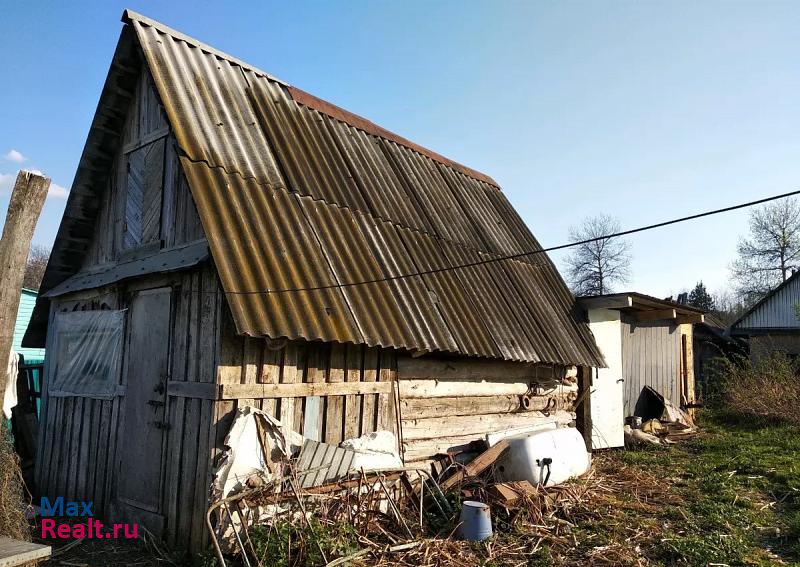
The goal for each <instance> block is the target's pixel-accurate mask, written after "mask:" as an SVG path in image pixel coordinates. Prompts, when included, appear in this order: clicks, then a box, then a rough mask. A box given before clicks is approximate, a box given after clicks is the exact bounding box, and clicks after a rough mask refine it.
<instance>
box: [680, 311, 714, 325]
mask: <svg viewBox="0 0 800 567" xmlns="http://www.w3.org/2000/svg"><path fill="white" fill-rule="evenodd" d="M705 320H706V316H705V315H703V314H702V313H684V314H682V315H678V318H677V320H676V321H675V322H676V323H677V324H678V325H683V324H685V323H692V324H696V323H703V322H705Z"/></svg>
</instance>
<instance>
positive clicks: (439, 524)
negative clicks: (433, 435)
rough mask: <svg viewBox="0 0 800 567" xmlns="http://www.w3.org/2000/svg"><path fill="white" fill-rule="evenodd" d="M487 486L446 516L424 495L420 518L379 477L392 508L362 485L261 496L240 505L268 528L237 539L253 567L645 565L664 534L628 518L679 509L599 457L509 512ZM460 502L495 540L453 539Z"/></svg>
mask: <svg viewBox="0 0 800 567" xmlns="http://www.w3.org/2000/svg"><path fill="white" fill-rule="evenodd" d="M492 477H493V473H492V471H491V470H487V471H486V473H484V474H482V475H481V476H479V477H475V478H470V479H469V480H468V481H466V482H463V483H462V484H461V485H460V486H459V487H457V488H454V489H453V490H452V491H451V492H449V493H448V494H447V495H446V499H447V501H448V503H449V506H444V507H443V506H441V505H440V504H441V502H439V503H437V501H436V500H434V499H433V498H432V497H429V496H430V493H429V492H428V491H429V488H426V491H425V493H426V494H428V496H426V497H425V501H424V502H423V506H422V507H421V508H422V510H420V506H418V497H417V495H418V494H419V492H418V490H417V488H418V484H417V483H419V482H421V479H416V480H415V481H412V482H411V483H409V482H407V481H408V479H407V478H406V479H405V481H402V482H401V481H399V480H398V478H397V477H391V476H387V477H383V478H382V480H383V483H384V486H386V487H388V488H389V494H391V499H390V500H391V503H388V502H387V498H386V494H387V492H386V491H385V490H384V488H382V487H381V486H380V483H376V482H374V480H373V479H371V478H367V477H362V479H361V481H360V482H358V483H357V486H355V487H353V485H352V484H351V485H349V486H348V488H347V489H343V490H332V489H331V488H330V487H328V488H325V487H317V488H315V489H309V490H308V491H303V490H298V491H297V492H296V493H295V492H294V491H291V490H290V491H288V492H287V491H285V490H282V491H278V490H275V489H267V488H265V489H263V490H259V491H255V492H254V493H252V494H251V495H249V496H247V497H245V498H243V499H242V504H243V508H245V509H247V510H250V511H252V510H255V509H265V508H268V507H270V506H272V507H273V509H272V511H271V513H270V516H269V520H268V521H263V520H261V519H258V518H257V517H255V516H252V517H250V521H248V522H246V523H245V524H246V525H245V526H244V529H240V536H241V537H242V539H243V543H244V545H245V547H246V548H247V555H248V557H249V558H250V563H251V565H254V566H261V565H276V566H282V567H294V566H300V565H319V564H322V565H326V564H327V565H331V566H335V565H343V564H348V565H365V566H366V565H376V566H381V567H388V566H390V565H399V566H401V567H449V566H453V567H463V566H464V565H477V564H487V563H489V564H491V563H494V564H500V565H520V566H522V565H529V564H531V563H533V562H538V561H544V562H546V563H547V564H552V565H586V564H591V565H620V564H625V565H644V564H647V563H648V561H649V559H648V558H647V557H646V553H647V551H646V550H648V549H652V548H653V547H654V546H655V545H656V544H657V542H658V538H659V537H661V536H662V535H663V527H659V526H658V525H656V523H652V525H650V524H649V523H647V522H644V523H643V522H635V523H634V522H631V521H630V516H629V515H635V516H636V517H639V518H656V517H658V514H657V512H658V511H659V510H662V509H663V507H665V506H670V507H674V508H677V509H678V510H680V508H681V504H682V502H681V501H680V497H679V496H677V495H676V493H675V492H674V491H671V490H670V483H669V482H665V479H663V478H659V477H658V476H656V475H655V474H654V473H652V472H650V471H648V470H646V469H642V468H640V467H635V466H628V465H625V464H622V463H620V462H619V460H616V459H613V457H606V456H602V455H601V456H598V457H596V458H595V459H594V462H593V465H592V468H591V469H590V470H589V471H588V472H587V473H586V474H585V475H583V476H582V477H581V478H579V479H574V480H572V481H569V482H566V483H564V484H562V485H556V486H548V487H543V486H534V487H532V488H533V489H532V490H529V491H528V492H527V493H526V494H524V495H522V496H520V497H519V498H518V499H516V500H514V501H513V502H511V503H509V502H501V501H499V500H498V499H497V498H496V497H493V492H492V488H493V484H494V481H493V478H492ZM410 484H413V487H412V488H411V489H409V486H410ZM321 489H322V490H321ZM314 490H317V492H316V493H314V492H310V491H314ZM466 498H469V499H476V500H480V501H483V502H489V503H490V504H491V507H492V523H493V528H494V533H495V536H494V537H493V538H490V539H488V540H485V541H484V542H481V543H475V542H467V541H462V540H460V539H459V538H458V537H457V535H456V532H457V529H458V516H459V510H460V503H461V500H462V499H466ZM238 514H239V512H238V511H237V512H234V514H233V516H237V515H238ZM240 517H244V516H240ZM247 526H249V528H248V527H247ZM643 550H644V551H643Z"/></svg>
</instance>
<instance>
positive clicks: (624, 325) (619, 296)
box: [580, 292, 704, 449]
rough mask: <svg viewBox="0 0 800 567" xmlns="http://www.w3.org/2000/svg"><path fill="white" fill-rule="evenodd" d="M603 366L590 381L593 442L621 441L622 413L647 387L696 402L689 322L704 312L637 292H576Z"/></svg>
mask: <svg viewBox="0 0 800 567" xmlns="http://www.w3.org/2000/svg"><path fill="white" fill-rule="evenodd" d="M580 304H581V306H582V307H583V308H584V309H585V310H586V312H587V317H588V320H589V328H590V329H591V330H592V334H593V335H594V337H595V340H596V342H597V346H598V347H599V348H600V350H601V351H602V353H603V356H604V357H605V361H606V363H607V366H606V367H605V368H598V369H597V371H596V376H595V377H594V381H593V383H592V400H591V406H592V411H593V420H592V426H593V435H592V446H593V448H594V449H602V448H606V447H621V446H622V445H624V436H623V425H624V421H625V418H626V417H628V416H630V415H634V413H635V412H636V405H637V402H638V400H639V394H640V393H641V391H642V388H643V387H644V386H651V387H652V388H654V389H655V390H656V391H657V392H659V393H660V394H661V395H663V396H664V397H665V398H666V399H668V400H669V401H671V402H672V403H673V404H675V405H676V406H678V407H680V406H686V405H687V404H691V403H693V402H694V401H695V385H694V357H693V352H692V343H693V326H694V324H696V323H701V322H703V320H704V312H703V311H702V310H700V309H697V308H695V307H692V306H690V305H686V304H681V303H675V302H673V301H669V300H664V299H657V298H655V297H651V296H649V295H644V294H641V293H633V292H630V293H614V294H607V295H598V296H593V297H581V298H580Z"/></svg>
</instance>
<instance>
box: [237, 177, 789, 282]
mask: <svg viewBox="0 0 800 567" xmlns="http://www.w3.org/2000/svg"><path fill="white" fill-rule="evenodd" d="M795 195H800V190H796V191H790V192H788V193H782V194H780V195H774V196H772V197H765V198H763V199H758V200H756V201H748V202H747V203H741V204H738V205H732V206H730V207H724V208H721V209H714V210H711V211H706V212H703V213H697V214H694V215H689V216H685V217H680V218H677V219H672V220H668V221H663V222H659V223H655V224H649V225H646V226H640V227H638V228H632V229H629V230H623V231H620V232H615V233H612V234H608V235H604V236H597V237H594V238H587V239H586V240H579V241H576V242H569V243H567V244H559V245H558V246H551V247H549V248H542V249H540V250H533V251H530V252H520V253H518V254H509V255H507V256H498V257H495V258H489V259H486V260H478V261H475V262H468V263H466V264H459V265H457V266H447V267H444V268H433V269H430V270H421V271H419V272H414V273H411V274H399V275H396V276H386V277H381V278H375V279H370V280H362V281H358V282H345V283H338V284H327V285H319V286H309V287H293V288H278V289H267V290H254V291H226V292H224V293H226V294H229V295H270V294H275V293H299V292H304V291H324V290H328V289H340V288H343V287H354V286H359V285H370V284H376V283H381V282H390V281H395V280H401V279H405V278H413V277H418V276H427V275H432V274H438V273H441V272H449V271H452V270H461V269H464V268H472V267H475V266H482V265H484V264H491V263H494V262H503V261H506V260H516V259H519V258H526V257H528V256H534V255H536V254H544V253H546V252H554V251H556V250H564V249H565V248H571V247H573V246H580V245H582V244H589V243H590V242H597V241H598V240H607V239H609V238H617V237H620V236H628V235H629V234H636V233H638V232H644V231H646V230H653V229H656V228H662V227H665V226H669V225H673V224H678V223H681V222H687V221H691V220H697V219H700V218H704V217H710V216H712V215H718V214H721V213H728V212H730V211H735V210H738V209H745V208H747V207H754V206H756V205H761V204H763V203H768V202H770V201H777V200H778V199H785V198H786V197H792V196H795Z"/></svg>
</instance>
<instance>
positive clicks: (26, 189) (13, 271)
mask: <svg viewBox="0 0 800 567" xmlns="http://www.w3.org/2000/svg"><path fill="white" fill-rule="evenodd" d="M48 189H50V179H48V178H47V177H43V176H41V175H37V174H35V173H31V172H29V171H20V172H19V173H18V174H17V181H16V183H15V184H14V190H13V191H12V192H11V202H10V203H9V204H8V211H7V212H6V224H5V225H4V226H3V237H2V240H0V369H1V370H2V371H1V372H0V404H2V401H3V400H4V399H5V393H6V377H5V369H6V365H7V364H8V359H9V357H10V356H11V343H12V341H13V339H14V325H15V324H16V321H17V310H18V309H19V298H20V293H22V282H23V279H24V277H25V266H26V265H27V263H28V252H29V251H30V247H31V239H32V238H33V231H34V229H35V228H36V222H37V221H38V220H39V215H40V214H41V212H42V207H43V206H44V200H45V198H46V197H47V191H48Z"/></svg>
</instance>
